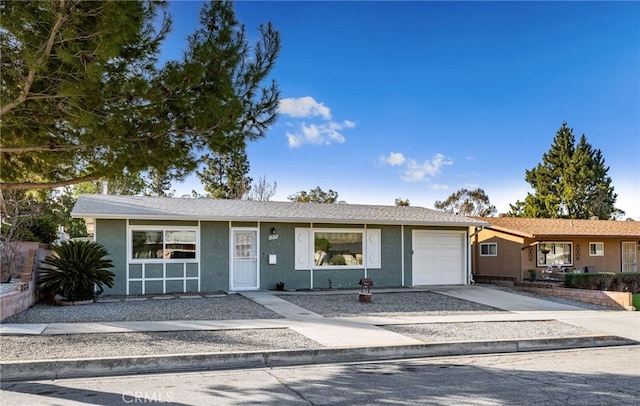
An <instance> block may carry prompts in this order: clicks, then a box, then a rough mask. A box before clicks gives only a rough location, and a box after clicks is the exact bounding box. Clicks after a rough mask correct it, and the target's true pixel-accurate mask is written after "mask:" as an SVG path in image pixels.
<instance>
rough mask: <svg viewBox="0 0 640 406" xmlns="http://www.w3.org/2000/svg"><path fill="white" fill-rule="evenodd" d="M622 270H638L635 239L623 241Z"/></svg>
mask: <svg viewBox="0 0 640 406" xmlns="http://www.w3.org/2000/svg"><path fill="white" fill-rule="evenodd" d="M622 272H638V251H637V250H636V242H635V241H623V242H622Z"/></svg>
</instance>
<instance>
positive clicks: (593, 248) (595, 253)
mask: <svg viewBox="0 0 640 406" xmlns="http://www.w3.org/2000/svg"><path fill="white" fill-rule="evenodd" d="M589 256H590V257H601V256H604V243H603V242H590V243H589Z"/></svg>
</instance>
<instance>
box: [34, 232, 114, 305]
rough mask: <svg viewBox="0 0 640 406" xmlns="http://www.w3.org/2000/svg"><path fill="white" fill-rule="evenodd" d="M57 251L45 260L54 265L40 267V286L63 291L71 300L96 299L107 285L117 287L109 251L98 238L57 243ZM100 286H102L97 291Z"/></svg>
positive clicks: (51, 291)
mask: <svg viewBox="0 0 640 406" xmlns="http://www.w3.org/2000/svg"><path fill="white" fill-rule="evenodd" d="M52 249H53V252H54V255H49V256H47V257H46V258H45V259H44V260H43V261H42V263H44V264H47V265H50V266H51V268H44V269H42V270H41V271H40V286H41V288H42V289H43V291H44V292H45V293H47V294H53V295H55V294H61V295H62V296H64V297H65V299H66V300H68V301H72V302H73V301H78V300H90V299H91V300H95V299H96V298H97V297H98V296H99V295H100V294H102V292H103V291H104V288H103V286H105V285H106V286H108V287H110V288H111V287H113V280H114V278H115V274H114V273H113V272H111V271H109V270H108V269H107V268H112V267H113V263H112V261H111V260H110V259H104V257H105V256H107V255H108V254H109V253H108V252H107V250H106V249H105V248H104V247H103V246H102V245H100V244H99V243H97V242H93V241H73V240H72V241H66V242H63V243H62V244H60V245H57V246H54V247H53V248H52ZM96 288H97V289H98V290H97V291H96Z"/></svg>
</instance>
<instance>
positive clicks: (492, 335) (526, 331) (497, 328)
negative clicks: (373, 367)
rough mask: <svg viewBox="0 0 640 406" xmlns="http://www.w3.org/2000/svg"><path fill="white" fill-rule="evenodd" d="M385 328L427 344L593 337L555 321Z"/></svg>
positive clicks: (588, 332)
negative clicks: (531, 338) (532, 338)
mask: <svg viewBox="0 0 640 406" xmlns="http://www.w3.org/2000/svg"><path fill="white" fill-rule="evenodd" d="M384 328H385V329H387V330H389V331H393V332H394V333H398V334H402V335H404V336H407V337H411V338H415V339H417V340H421V341H425V342H442V341H444V342H447V341H485V340H493V339H495V340H509V339H512V340H516V339H524V338H530V337H536V338H554V337H566V336H584V335H589V334H591V332H590V331H589V330H586V329H584V328H582V327H578V326H573V325H571V324H567V323H562V322H560V321H555V320H548V321H502V322H500V321H496V322H482V323H480V322H478V323H433V324H403V325H393V326H385V327H384Z"/></svg>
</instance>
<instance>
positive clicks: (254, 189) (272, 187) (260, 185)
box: [247, 175, 278, 202]
mask: <svg viewBox="0 0 640 406" xmlns="http://www.w3.org/2000/svg"><path fill="white" fill-rule="evenodd" d="M276 189H278V184H277V183H276V182H275V181H274V182H273V183H269V182H267V175H264V176H263V177H261V178H258V181H257V182H256V183H254V184H253V186H251V190H250V191H249V194H248V197H247V199H248V200H257V201H261V202H268V201H269V199H271V198H272V197H273V196H274V195H275V194H276Z"/></svg>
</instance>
